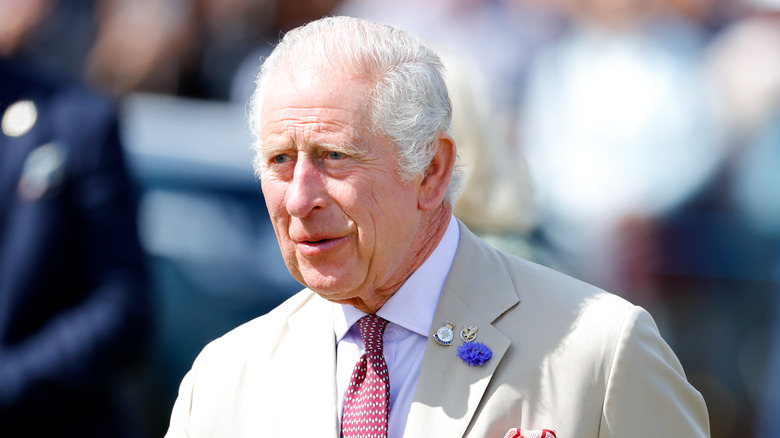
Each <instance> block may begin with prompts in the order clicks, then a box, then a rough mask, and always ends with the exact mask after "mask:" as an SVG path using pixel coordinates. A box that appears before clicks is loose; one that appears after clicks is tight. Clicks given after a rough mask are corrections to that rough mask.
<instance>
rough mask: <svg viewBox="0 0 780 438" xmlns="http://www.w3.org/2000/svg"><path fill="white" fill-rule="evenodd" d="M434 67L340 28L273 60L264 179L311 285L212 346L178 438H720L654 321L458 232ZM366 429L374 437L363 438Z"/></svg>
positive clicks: (411, 52) (397, 34) (390, 37)
mask: <svg viewBox="0 0 780 438" xmlns="http://www.w3.org/2000/svg"><path fill="white" fill-rule="evenodd" d="M441 70H442V68H441V64H440V62H439V60H438V57H437V56H436V55H435V54H434V53H433V52H431V51H430V50H428V49H427V48H425V47H423V46H422V45H421V44H420V42H419V41H418V40H417V39H416V38H414V37H412V36H410V35H409V34H407V33H405V32H402V31H400V30H397V29H394V28H392V27H389V26H384V25H380V24H375V23H370V22H365V21H360V20H357V19H351V18H344V17H339V18H325V19H322V20H319V21H316V22H313V23H310V24H308V25H306V26H304V27H301V28H298V29H296V30H294V31H291V32H289V33H288V34H287V35H286V36H285V38H284V39H283V40H282V42H281V43H280V44H279V46H278V47H277V48H276V50H275V51H274V53H273V54H272V55H271V56H270V57H269V58H268V60H266V62H265V63H264V65H263V69H262V71H261V73H260V76H259V78H258V87H257V91H256V92H255V94H254V96H253V101H252V116H251V120H250V122H251V126H252V128H253V129H254V131H255V134H256V137H257V144H256V147H257V151H258V153H257V158H256V163H255V164H256V168H257V169H258V171H259V173H260V175H261V184H262V188H263V193H264V195H265V197H266V202H267V205H268V210H269V212H270V215H271V219H272V221H273V224H274V228H275V231H276V234H277V239H278V241H279V245H280V247H281V250H282V253H283V256H284V259H285V262H286V264H287V266H288V268H289V270H290V272H291V273H292V274H293V276H294V277H295V278H297V279H298V280H299V281H300V282H301V283H303V284H304V285H305V286H306V287H307V288H306V289H305V290H303V291H302V292H300V293H299V294H297V295H295V296H294V297H292V298H291V299H290V300H288V301H287V302H285V303H284V304H282V305H281V306H280V307H278V308H277V309H275V310H273V311H272V312H270V313H269V314H267V315H265V316H262V317H260V318H258V319H256V320H254V321H251V322H249V323H247V324H245V325H243V326H241V327H239V328H237V329H236V330H234V331H232V332H230V333H229V334H227V335H225V336H223V337H222V338H220V339H218V340H216V341H214V342H212V343H211V344H210V345H208V346H207V347H206V348H205V349H204V351H203V352H202V353H201V355H200V356H199V357H198V359H196V361H195V364H194V365H193V368H192V370H191V371H190V372H189V373H188V374H187V376H186V377H185V378H184V381H183V382H182V385H181V390H180V393H179V398H178V400H177V402H176V404H175V406H174V408H173V413H172V418H171V425H170V429H169V432H168V436H169V437H216V436H224V437H244V436H246V437H249V436H267V437H287V436H290V437H291V436H299V435H310V436H318V437H320V436H322V437H327V436H331V437H336V436H345V437H346V436H389V437H401V436H404V437H429V436H443V437H456V436H469V437H490V436H494V437H503V436H505V435H506V436H521V434H524V435H523V436H532V435H533V433H534V432H530V433H528V432H522V431H526V430H532V431H533V430H536V431H538V432H537V433H536V436H543V435H546V436H553V435H552V434H551V432H550V430H555V431H556V432H557V436H558V437H612V436H615V437H617V436H631V437H643V436H663V435H666V436H685V437H689V436H697V437H701V436H708V435H709V431H708V421H707V413H706V408H705V406H704V403H703V400H702V398H701V396H700V395H699V394H698V392H696V390H694V389H693V388H692V387H691V386H690V385H689V384H688V383H687V381H686V379H685V376H684V374H683V371H682V369H681V367H680V364H679V362H678V361H677V359H676V358H675V356H674V354H673V353H672V352H671V350H670V349H669V347H668V346H667V345H666V344H665V343H664V342H663V340H662V339H661V338H660V336H659V334H658V331H657V329H656V327H655V324H654V323H653V321H652V319H651V318H650V316H649V315H648V314H647V313H646V312H645V311H644V310H642V309H640V308H637V307H634V306H632V305H631V304H629V303H627V302H626V301H624V300H622V299H620V298H617V297H615V296H613V295H609V294H607V293H605V292H603V291H600V290H598V289H596V288H594V287H592V286H589V285H586V284H583V283H581V282H578V281H576V280H574V279H571V278H568V277H565V276H563V275H561V274H558V273H555V272H553V271H550V270H548V269H546V268H543V267H540V266H537V265H534V264H531V263H529V262H526V261H524V260H522V259H519V258H516V257H513V256H510V255H508V254H506V253H503V252H500V251H498V250H495V249H493V248H492V247H490V246H489V245H487V244H485V243H484V242H482V241H481V240H479V239H478V238H477V237H475V236H474V235H473V234H472V233H471V232H470V231H469V230H468V229H466V228H465V227H464V226H463V225H462V224H461V223H459V222H458V221H457V220H456V219H454V218H453V217H452V216H451V211H452V203H453V201H454V199H455V197H456V195H457V187H458V184H459V180H460V176H459V174H458V173H457V172H455V171H454V170H453V169H455V160H456V149H455V144H454V142H453V140H452V138H451V137H450V136H449V135H448V134H447V130H448V128H449V126H448V125H449V120H450V113H451V111H450V103H449V98H448V96H447V91H446V87H445V85H444V82H443V79H442V74H441ZM366 315H376V316H367V317H366ZM377 316H378V317H381V318H377ZM365 321H368V322H365ZM385 321H389V322H385ZM364 322H365V323H364ZM385 324H386V325H385ZM383 326H384V334H383V336H381V339H380V340H377V338H376V337H372V334H376V333H377V332H378V333H380V334H381V333H382V327H383ZM364 339H365V341H364ZM364 343H366V344H368V347H364ZM377 344H379V347H377ZM364 349H365V350H366V355H365V356H363V350H364ZM377 352H378V353H377ZM356 364H357V365H356ZM353 367H354V370H353ZM386 371H388V372H389V400H388V399H387V398H386V393H384V392H383V391H386V390H387V388H386V383H387V381H388V379H387V378H386V376H387V373H386ZM366 391H368V392H369V393H371V394H373V395H374V397H375V398H373V399H372V398H368V400H369V402H366V403H361V402H360V400H361V397H363V395H364V393H366ZM371 391H374V392H371ZM356 400H357V401H356ZM388 411H389V415H388V414H387V412H388ZM364 420H365V421H368V420H376V423H372V424H374V426H375V429H376V430H377V431H378V432H376V434H373V433H374V432H371V433H368V434H361V432H359V433H358V434H355V429H358V430H362V429H361V428H362V427H364V424H363V421H364ZM377 425H378V426H377ZM518 429H519V430H518ZM371 430H374V429H371ZM385 432H386V434H385Z"/></svg>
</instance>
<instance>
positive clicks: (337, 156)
mask: <svg viewBox="0 0 780 438" xmlns="http://www.w3.org/2000/svg"><path fill="white" fill-rule="evenodd" d="M328 158H330V159H331V160H341V159H344V158H346V155H344V153H342V152H328Z"/></svg>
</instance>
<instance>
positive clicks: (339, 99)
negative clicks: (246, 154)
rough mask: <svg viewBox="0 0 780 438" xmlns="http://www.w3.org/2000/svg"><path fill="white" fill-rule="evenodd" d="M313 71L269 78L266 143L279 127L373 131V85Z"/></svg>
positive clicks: (265, 105)
mask: <svg viewBox="0 0 780 438" xmlns="http://www.w3.org/2000/svg"><path fill="white" fill-rule="evenodd" d="M312 70H314V69H303V70H302V71H300V72H296V73H294V74H291V73H280V74H275V75H273V76H271V77H269V78H268V82H267V84H266V89H265V95H264V98H263V105H262V113H261V118H260V121H261V126H260V128H261V134H262V136H263V138H264V140H265V137H266V136H267V135H270V134H273V133H274V132H276V131H277V130H278V129H279V128H280V125H282V126H285V125H290V124H293V125H296V124H301V125H308V126H320V127H321V128H323V127H325V128H326V129H327V127H330V128H336V129H345V130H346V129H349V128H351V129H357V130H363V129H369V128H370V126H369V116H370V111H371V99H370V94H371V84H370V82H369V81H368V80H367V79H365V78H356V77H351V76H348V75H345V74H339V73H332V72H321V71H312Z"/></svg>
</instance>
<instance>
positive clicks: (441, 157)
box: [417, 132, 458, 211]
mask: <svg viewBox="0 0 780 438" xmlns="http://www.w3.org/2000/svg"><path fill="white" fill-rule="evenodd" d="M437 143H438V148H437V150H436V155H434V156H433V160H431V164H429V165H428V167H427V168H426V169H425V173H424V174H423V177H422V180H421V181H420V190H419V192H418V198H417V206H418V207H419V208H420V210H423V211H431V210H433V209H435V208H436V207H438V206H439V205H440V204H441V203H442V201H443V200H444V194H445V193H446V192H447V186H448V185H449V184H450V177H452V169H453V168H454V167H455V159H456V157H457V155H458V154H457V150H456V148H455V141H454V140H453V139H452V137H450V136H449V135H447V134H446V133H444V132H440V133H439V137H438V140H437Z"/></svg>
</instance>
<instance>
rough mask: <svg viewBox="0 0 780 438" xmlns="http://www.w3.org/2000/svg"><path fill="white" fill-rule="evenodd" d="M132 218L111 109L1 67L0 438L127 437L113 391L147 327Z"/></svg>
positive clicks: (35, 71)
mask: <svg viewBox="0 0 780 438" xmlns="http://www.w3.org/2000/svg"><path fill="white" fill-rule="evenodd" d="M135 213H136V210H135V199H134V193H133V185H132V182H131V180H130V177H129V175H128V173H127V169H126V166H125V161H124V158H123V156H122V148H121V145H120V142H119V131H118V121H117V113H116V110H115V108H114V105H113V103H112V102H111V101H110V100H109V99H107V98H106V97H104V96H101V95H98V94H96V93H94V92H92V91H88V90H87V89H85V88H83V87H82V86H79V85H75V84H72V83H70V82H68V81H63V80H62V79H59V78H56V77H53V76H52V75H51V74H50V72H48V71H43V70H41V69H40V68H37V67H34V66H33V65H32V63H28V62H23V61H21V60H20V58H17V57H10V56H9V57H6V56H0V430H1V431H2V432H0V434H2V435H3V436H4V437H18V436H48V437H106V436H112V437H130V436H136V435H134V433H133V431H134V429H138V428H137V427H129V425H130V424H132V423H134V422H135V421H134V420H135V415H131V413H132V412H134V410H131V409H128V407H129V406H128V402H129V401H130V400H129V399H127V398H123V397H121V396H120V394H121V391H118V388H121V387H122V386H121V385H120V384H121V383H122V382H123V381H124V382H125V383H127V382H129V380H126V379H128V378H129V375H128V374H127V373H126V371H128V368H129V367H128V365H129V364H132V363H137V361H138V360H139V359H140V358H142V356H143V353H144V350H145V342H146V336H147V333H148V330H149V318H150V313H149V310H150V309H149V297H148V295H147V294H148V292H147V289H146V273H145V269H144V259H143V253H142V251H141V246H140V243H139V241H138V235H137V230H136V218H135ZM134 409H138V407H135V408H134ZM130 418H133V421H129V420H130Z"/></svg>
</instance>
